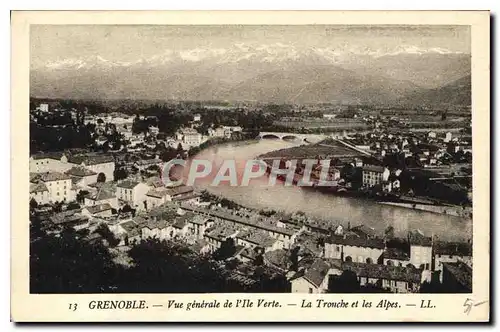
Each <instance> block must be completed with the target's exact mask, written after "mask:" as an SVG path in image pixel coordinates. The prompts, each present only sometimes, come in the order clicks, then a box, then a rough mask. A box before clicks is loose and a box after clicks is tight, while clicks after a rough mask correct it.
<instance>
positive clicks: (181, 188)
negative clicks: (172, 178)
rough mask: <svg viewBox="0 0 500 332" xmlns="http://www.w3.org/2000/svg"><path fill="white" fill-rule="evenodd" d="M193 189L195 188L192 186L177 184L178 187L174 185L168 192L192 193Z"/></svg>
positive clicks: (177, 193)
mask: <svg viewBox="0 0 500 332" xmlns="http://www.w3.org/2000/svg"><path fill="white" fill-rule="evenodd" d="M193 190H194V188H193V187H191V186H184V185H181V186H177V187H173V188H168V189H167V193H168V195H170V196H176V195H181V194H186V193H190V192H192V191H193Z"/></svg>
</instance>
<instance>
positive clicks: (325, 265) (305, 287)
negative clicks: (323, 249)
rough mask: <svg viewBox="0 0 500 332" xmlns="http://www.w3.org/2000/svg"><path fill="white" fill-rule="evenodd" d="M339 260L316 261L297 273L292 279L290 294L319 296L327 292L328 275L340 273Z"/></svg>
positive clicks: (340, 263)
mask: <svg viewBox="0 0 500 332" xmlns="http://www.w3.org/2000/svg"><path fill="white" fill-rule="evenodd" d="M341 269H342V262H341V261H340V260H326V259H322V258H319V259H316V260H315V261H314V263H313V264H312V265H311V266H310V267H309V268H308V269H306V270H305V271H300V272H298V273H297V274H296V275H295V276H294V277H292V279H291V280H290V283H291V286H292V287H291V292H292V293H309V294H321V293H326V292H327V291H328V286H329V280H330V278H329V277H330V275H332V274H336V273H338V272H337V271H339V272H340V273H341V271H342V270H341Z"/></svg>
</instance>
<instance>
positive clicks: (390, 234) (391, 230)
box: [384, 225, 394, 240]
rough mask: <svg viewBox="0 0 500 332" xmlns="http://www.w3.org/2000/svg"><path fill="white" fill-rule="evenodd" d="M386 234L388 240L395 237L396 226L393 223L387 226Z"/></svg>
mask: <svg viewBox="0 0 500 332" xmlns="http://www.w3.org/2000/svg"><path fill="white" fill-rule="evenodd" d="M384 235H385V239H386V240H392V239H393V238H394V227H392V226H391V225H389V226H387V227H386V229H385V231H384Z"/></svg>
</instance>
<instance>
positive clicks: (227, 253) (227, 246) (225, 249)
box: [214, 238, 236, 260]
mask: <svg viewBox="0 0 500 332" xmlns="http://www.w3.org/2000/svg"><path fill="white" fill-rule="evenodd" d="M235 252H236V246H235V244H234V239H232V238H228V239H226V241H224V242H222V243H221V246H220V248H218V249H217V250H216V251H215V252H214V259H216V260H225V259H227V258H229V257H232V256H233V255H234V254H235Z"/></svg>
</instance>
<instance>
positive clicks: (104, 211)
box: [82, 203, 112, 219]
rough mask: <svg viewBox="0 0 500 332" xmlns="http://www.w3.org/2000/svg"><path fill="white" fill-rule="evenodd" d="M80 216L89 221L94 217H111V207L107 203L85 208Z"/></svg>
mask: <svg viewBox="0 0 500 332" xmlns="http://www.w3.org/2000/svg"><path fill="white" fill-rule="evenodd" d="M82 214H83V215H84V216H87V217H89V218H90V219H93V218H94V217H101V218H102V217H104V218H106V217H111V215H112V207H111V205H109V203H103V204H98V205H92V206H86V207H84V208H82Z"/></svg>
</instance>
